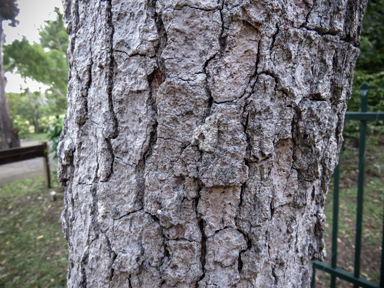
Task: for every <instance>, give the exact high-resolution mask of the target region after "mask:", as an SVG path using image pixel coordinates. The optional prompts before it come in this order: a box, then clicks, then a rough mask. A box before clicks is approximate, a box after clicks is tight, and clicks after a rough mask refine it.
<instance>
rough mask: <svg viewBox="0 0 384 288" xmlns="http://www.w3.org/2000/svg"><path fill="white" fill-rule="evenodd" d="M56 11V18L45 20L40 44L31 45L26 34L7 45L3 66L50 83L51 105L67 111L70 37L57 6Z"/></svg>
mask: <svg viewBox="0 0 384 288" xmlns="http://www.w3.org/2000/svg"><path fill="white" fill-rule="evenodd" d="M55 12H56V13H57V18H56V20H53V21H46V25H45V27H44V29H43V30H42V31H41V32H40V44H37V43H33V44H31V43H29V42H28V40H27V39H26V38H25V37H23V39H22V40H15V41H13V42H12V44H9V45H4V68H5V71H7V72H16V73H19V74H20V75H21V76H22V77H29V78H31V79H33V80H36V81H37V82H40V83H43V84H45V85H48V86H49V89H48V90H47V91H46V92H47V94H48V95H50V96H49V97H50V98H51V100H52V101H51V102H54V103H51V104H54V105H56V106H57V110H58V111H57V112H64V111H65V108H66V98H65V95H66V90H67V77H68V66H67V59H66V50H67V46H68V39H67V34H66V32H65V29H64V22H63V15H62V14H61V13H60V11H59V9H57V8H56V9H55Z"/></svg>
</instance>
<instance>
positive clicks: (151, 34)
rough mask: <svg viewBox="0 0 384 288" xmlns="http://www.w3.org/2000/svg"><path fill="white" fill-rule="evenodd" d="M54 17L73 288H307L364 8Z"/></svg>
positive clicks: (163, 9)
mask: <svg viewBox="0 0 384 288" xmlns="http://www.w3.org/2000/svg"><path fill="white" fill-rule="evenodd" d="M361 1H362V0H359V3H360V2H361ZM64 2H65V4H66V10H65V11H66V12H65V15H66V16H65V17H66V18H67V21H69V22H68V23H70V24H69V26H71V27H69V28H68V31H69V32H70V33H71V36H70V37H71V45H70V49H69V51H68V52H69V55H68V58H69V59H70V75H71V78H70V84H69V85H68V87H69V90H68V99H69V107H70V108H69V110H68V117H67V118H66V120H65V125H64V132H63V136H62V138H61V142H60V145H59V147H60V148H59V152H60V153H59V155H60V156H59V162H60V164H59V179H60V180H61V182H62V183H63V185H66V189H65V190H66V194H65V195H66V196H65V211H64V212H63V216H62V219H63V229H64V231H65V233H66V237H67V238H68V242H69V258H70V261H69V263H70V265H69V267H68V287H78V286H79V283H82V284H80V287H84V286H87V287H92V286H95V285H96V284H95V283H98V285H101V286H103V287H154V288H170V287H183V288H187V287H198V288H205V287H221V288H233V287H237V288H250V287H264V286H271V287H275V288H280V287H288V288H292V287H307V286H308V283H310V277H311V276H310V275H311V261H312V259H313V258H317V259H322V257H323V254H324V244H323V242H322V241H323V240H322V237H323V234H324V221H325V219H324V215H323V204H324V199H325V194H326V191H327V186H328V183H329V181H330V176H331V173H332V170H333V168H334V166H335V164H336V162H337V159H336V158H337V155H338V153H339V152H338V151H339V149H340V145H341V140H342V138H341V129H342V120H341V119H342V116H343V113H344V112H345V102H346V100H347V98H348V97H349V95H350V88H348V87H349V85H350V83H351V79H352V73H353V72H352V71H353V65H354V64H353V63H354V61H356V59H357V54H358V53H357V52H358V50H357V49H356V48H355V47H354V46H353V45H355V46H356V45H358V39H357V38H358V37H357V34H358V32H357V31H358V29H359V27H358V26H359V25H360V24H361V22H359V21H360V20H359V19H360V18H361V17H362V14H361V13H362V12H361V7H360V6H359V7H358V8H354V7H352V6H351V2H350V1H349V2H348V3H346V4H342V5H347V6H348V7H347V6H345V7H342V9H341V8H340V9H339V7H336V6H337V5H334V4H333V3H330V2H329V3H328V2H324V3H323V2H319V1H317V2H316V3H313V5H312V4H311V5H310V4H308V3H304V4H300V5H298V4H297V3H293V2H292V1H291V2H290V1H283V2H281V1H280V2H277V1H275V0H271V1H269V2H268V3H267V2H265V1H261V2H260V1H259V2H257V1H256V2H257V3H256V2H254V1H253V2H252V1H251V2H249V1H242V2H241V1H240V2H241V3H240V2H239V1H235V2H236V3H234V1H232V2H231V1H195V0H185V1H181V2H180V1H174V0H169V1H155V0H138V1H120V0H116V1H112V0H108V1H102V2H97V3H95V5H88V4H87V3H80V2H79V1H78V0H65V1H64ZM243 2H244V3H243ZM361 3H363V2H361ZM76 5H77V7H75V6H76ZM361 5H363V6H364V5H365V4H364V3H363V4H361ZM344 8H345V9H344ZM76 10H78V11H76ZM80 11H84V12H81V13H87V15H89V17H91V18H90V19H92V23H87V22H86V21H85V20H84V17H83V15H79V13H80ZM340 11H342V12H340ZM340 13H342V15H341V14H340ZM343 13H344V14H345V15H352V14H354V15H356V17H357V18H359V17H360V18H359V19H356V20H353V21H352V20H351V21H344V20H340V19H343V17H344V16H345V15H344V14H343ZM329 15H332V16H331V17H329ZM338 21H339V22H340V21H341V22H342V23H344V22H345V23H344V24H343V25H344V26H343V25H341V24H340V23H341V22H340V23H338ZM343 21H344V22H343ZM359 23H360V24H359ZM297 27H298V28H297ZM356 29H357V30H356ZM329 31H331V33H328V32H329ZM356 33H357V34H356ZM88 34H90V35H91V36H92V40H91V41H88V40H87V39H89V37H86V36H88ZM330 34H332V35H330ZM333 34H335V35H333ZM346 40H347V41H350V42H346ZM350 43H352V44H350ZM75 57H78V59H81V60H84V61H83V62H82V63H78V62H80V61H81V60H76V58H75ZM89 57H91V59H89ZM84 96H86V99H85V98H84ZM80 97H82V98H80ZM85 100H86V103H85ZM79 103H82V105H83V106H81V107H83V108H82V109H83V110H84V111H83V110H81V109H79V108H76V107H80V105H79ZM76 109H77V110H76ZM99 110H100V111H99ZM73 111H75V112H73ZM83 112H84V113H83ZM76 113H77V114H78V115H80V116H79V117H80V118H81V117H84V118H83V119H80V120H81V121H78V122H79V123H81V125H78V124H77V122H76V121H77V120H76V119H77V118H76V117H77V116H76V115H77V114H76ZM73 116H76V117H73ZM81 183H83V184H81ZM293 275H294V276H293Z"/></svg>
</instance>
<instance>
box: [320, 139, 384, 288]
mask: <svg viewBox="0 0 384 288" xmlns="http://www.w3.org/2000/svg"><path fill="white" fill-rule="evenodd" d="M383 145H384V137H378V138H377V137H371V138H370V141H368V148H367V153H366V167H365V172H366V173H365V188H364V189H365V190H364V205H363V238H362V251H361V276H362V277H364V278H366V279H368V280H371V281H374V282H376V283H379V281H380V257H381V243H382V242H381V241H382V240H381V239H382V238H381V237H382V229H383V228H382V227H383V224H382V223H383V220H384V216H383V214H384V190H383V186H384V177H383V176H384V152H383V150H382V147H383ZM358 150H359V149H358V142H357V141H356V139H346V140H345V142H344V151H343V152H342V157H341V179H340V196H339V197H340V211H339V215H340V218H339V234H338V235H339V237H338V248H339V251H338V264H337V265H338V267H339V268H342V269H344V270H346V271H348V272H350V273H353V272H354V271H353V267H354V259H355V254H354V251H355V248H354V247H355V246H354V244H355V231H356V198H357V175H358V170H357V167H358V153H359V151H358ZM332 189H333V187H332V185H331V187H330V191H329V194H328V196H327V200H326V204H325V214H326V216H327V224H326V232H327V233H326V237H325V242H326V247H327V253H328V257H327V259H326V262H327V263H331V256H332V255H331V243H332V238H331V236H332V205H333V191H332ZM316 275H317V281H316V287H321V288H322V287H329V283H330V276H329V275H328V274H327V275H325V274H324V273H321V272H320V271H318V270H317V272H316ZM336 287H341V288H344V287H353V285H351V284H349V283H347V282H345V281H341V280H338V282H337V285H336Z"/></svg>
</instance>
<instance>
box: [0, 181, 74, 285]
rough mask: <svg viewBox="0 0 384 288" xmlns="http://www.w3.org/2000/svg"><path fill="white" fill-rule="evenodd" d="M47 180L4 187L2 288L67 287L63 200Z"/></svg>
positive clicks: (0, 192)
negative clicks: (53, 196)
mask: <svg viewBox="0 0 384 288" xmlns="http://www.w3.org/2000/svg"><path fill="white" fill-rule="evenodd" d="M52 190H54V189H49V190H48V189H46V188H44V177H36V178H32V179H27V180H23V181H19V182H15V183H13V184H10V185H6V186H2V187H0V287H4V288H6V287H33V288H35V287H44V288H45V287H65V284H66V280H65V279H66V266H67V244H66V241H65V240H64V239H63V233H62V232H61V224H60V213H61V210H62V205H63V204H62V200H61V198H59V200H58V201H56V202H51V201H50V197H49V191H52Z"/></svg>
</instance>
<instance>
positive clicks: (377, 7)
mask: <svg viewBox="0 0 384 288" xmlns="http://www.w3.org/2000/svg"><path fill="white" fill-rule="evenodd" d="M383 20H384V0H369V1H368V6H367V10H366V12H365V16H364V22H363V29H362V31H361V45H360V49H361V53H360V57H359V60H358V62H357V69H358V70H365V71H369V72H370V73H377V72H380V71H383V66H384V37H383V35H384V21H383Z"/></svg>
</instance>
